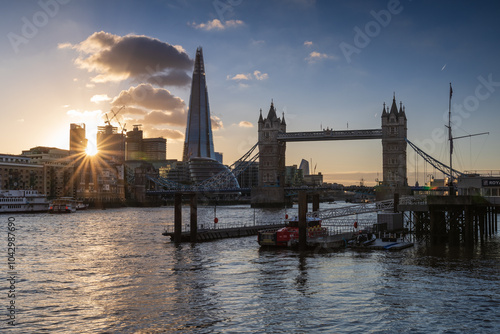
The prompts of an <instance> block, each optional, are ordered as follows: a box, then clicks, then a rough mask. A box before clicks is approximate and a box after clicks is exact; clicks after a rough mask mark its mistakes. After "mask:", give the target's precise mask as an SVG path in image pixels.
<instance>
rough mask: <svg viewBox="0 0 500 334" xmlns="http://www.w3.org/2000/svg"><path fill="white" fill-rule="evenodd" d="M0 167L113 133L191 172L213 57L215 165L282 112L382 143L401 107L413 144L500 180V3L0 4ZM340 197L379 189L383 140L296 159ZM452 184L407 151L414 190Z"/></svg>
mask: <svg viewBox="0 0 500 334" xmlns="http://www.w3.org/2000/svg"><path fill="white" fill-rule="evenodd" d="M0 8H1V11H0V32H1V33H0V35H2V38H0V78H1V80H0V94H1V95H0V96H1V106H0V108H1V109H0V110H1V119H2V121H1V122H0V153H5V154H20V153H21V151H22V150H27V149H29V148H32V147H35V146H50V147H58V148H63V149H68V147H69V126H70V123H85V124H86V128H87V138H88V140H89V143H90V145H95V134H96V131H97V126H99V125H104V121H105V119H106V114H107V115H108V117H109V118H111V117H112V115H113V112H117V111H118V110H119V109H120V108H121V107H122V106H125V107H124V108H122V109H121V110H120V111H119V113H118V115H117V116H116V117H113V118H112V120H111V123H112V124H113V125H115V126H117V127H118V128H119V129H122V128H125V129H127V130H131V129H132V126H133V125H134V124H142V126H143V130H144V132H145V136H147V137H158V136H163V137H164V138H167V158H168V159H178V160H180V159H182V147H183V140H184V132H185V126H186V119H187V106H188V104H189V92H190V84H191V81H190V80H191V79H190V78H191V75H192V71H193V60H194V57H195V53H196V48H197V47H199V46H201V47H202V48H203V54H204V60H205V72H206V78H207V86H208V93H209V100H210V109H211V113H212V126H213V130H214V146H215V150H216V151H218V152H222V153H223V155H224V163H225V164H228V165H230V164H232V163H233V162H234V161H235V160H236V159H238V158H239V157H241V156H242V155H243V154H244V153H245V152H247V150H248V149H250V148H251V147H252V146H253V145H254V144H255V143H256V142H257V121H258V117H259V110H260V109H262V110H263V115H264V117H265V116H266V115H267V112H268V110H269V106H270V103H271V101H274V105H275V107H276V109H277V111H278V113H279V115H283V114H284V117H285V120H286V123H287V131H290V132H291V131H316V130H320V129H322V128H326V127H329V128H333V129H334V130H343V129H346V128H349V129H375V128H380V125H381V119H380V116H381V113H382V108H383V103H387V104H391V103H392V99H393V96H395V99H396V101H397V103H398V105H399V103H400V102H402V104H403V105H404V106H405V109H406V115H407V118H408V139H409V140H410V141H412V142H413V143H415V144H416V145H417V146H419V147H420V148H421V149H423V150H424V151H425V152H427V153H428V154H430V155H432V156H433V157H435V158H436V159H438V160H440V161H443V162H445V163H447V164H448V162H449V153H448V149H447V147H448V143H447V133H446V131H447V129H446V127H445V125H447V123H448V106H449V97H450V83H451V84H452V87H453V95H452V101H451V112H452V131H453V132H452V133H453V136H454V137H459V136H468V135H472V134H477V133H483V132H489V134H487V135H480V136H473V137H465V138H461V139H457V140H455V145H454V147H455V152H454V156H453V159H454V161H453V166H454V168H456V169H458V170H461V171H473V170H481V171H483V170H496V171H498V170H500V154H499V153H500V149H499V146H498V143H500V131H499V126H500V114H499V111H500V63H499V60H500V57H499V56H500V43H498V41H499V39H498V33H499V32H500V20H498V17H499V14H500V4H498V2H496V1H481V2H466V1H451V0H450V1H423V0H422V1H421V0H401V1H397V0H390V1H360V0H355V1H343V2H340V1H327V0H265V1H264V0H151V1H131V0H129V1H126V0H122V1H117V0H105V1H102V0H100V1H94V0H86V1H76V0H37V1H30V0H25V1H7V0H0ZM301 159H306V160H309V161H310V162H312V163H311V167H312V168H314V167H316V169H315V171H316V172H321V173H322V174H323V175H324V180H325V181H328V182H338V183H344V184H359V182H360V181H361V179H363V180H364V183H365V184H367V185H373V184H375V180H376V179H377V178H378V179H380V180H381V179H382V145H381V141H380V140H363V141H362V140H355V141H329V142H313V143H311V142H309V143H288V144H287V161H286V164H287V165H294V164H297V165H299V164H300V161H301ZM430 175H434V176H435V177H437V178H441V177H442V174H441V173H440V172H438V171H436V170H435V169H433V168H432V167H430V166H428V165H427V166H426V165H425V164H424V163H423V160H422V159H421V158H418V157H417V156H416V154H415V153H414V152H413V151H412V149H411V148H410V147H408V181H409V183H410V184H412V185H413V184H414V183H415V181H419V183H420V184H422V183H424V182H425V181H428V179H429V178H430Z"/></svg>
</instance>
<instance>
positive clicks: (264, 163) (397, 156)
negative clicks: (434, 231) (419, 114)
mask: <svg viewBox="0 0 500 334" xmlns="http://www.w3.org/2000/svg"><path fill="white" fill-rule="evenodd" d="M381 123H382V126H381V128H379V129H363V130H329V129H327V130H323V131H309V132H286V122H285V115H284V114H283V115H282V117H281V118H280V117H278V116H277V114H276V108H275V107H274V103H273V102H271V107H270V108H269V112H268V114H267V117H266V118H263V117H262V109H261V110H260V116H259V121H258V133H259V186H258V187H255V188H253V189H252V206H253V207H283V206H284V205H285V191H284V181H285V157H286V156H285V152H286V143H287V142H299V141H324V140H366V139H371V140H373V139H381V140H382V156H383V158H382V169H383V181H382V182H381V183H380V185H379V187H378V189H377V199H378V200H382V199H388V198H393V196H394V194H395V193H398V194H400V195H406V194H409V193H410V187H408V180H407V176H406V146H407V143H406V141H405V138H406V134H407V118H406V113H405V108H404V107H403V105H402V103H400V107H399V109H398V106H397V104H396V97H395V96H394V97H393V101H392V105H391V108H390V109H389V108H386V105H385V103H384V107H383V110H382V116H381Z"/></svg>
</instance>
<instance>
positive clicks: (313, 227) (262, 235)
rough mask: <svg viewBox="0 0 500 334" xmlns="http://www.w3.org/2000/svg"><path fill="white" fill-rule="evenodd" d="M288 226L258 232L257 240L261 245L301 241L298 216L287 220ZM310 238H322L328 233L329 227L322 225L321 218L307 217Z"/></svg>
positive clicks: (274, 245)
mask: <svg viewBox="0 0 500 334" xmlns="http://www.w3.org/2000/svg"><path fill="white" fill-rule="evenodd" d="M285 222H286V223H287V226H285V227H282V228H274V229H265V230H261V231H259V232H258V238H257V241H258V243H259V245H261V246H273V247H290V246H293V245H294V244H296V243H298V242H299V220H298V218H297V217H293V218H291V219H287V220H285ZM306 222H307V237H308V239H312V238H320V237H323V236H326V235H327V234H328V232H327V229H326V228H324V227H321V219H319V218H315V217H307V219H306Z"/></svg>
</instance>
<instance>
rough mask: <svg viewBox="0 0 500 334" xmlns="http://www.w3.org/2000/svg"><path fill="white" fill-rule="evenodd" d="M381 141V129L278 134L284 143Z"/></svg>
mask: <svg viewBox="0 0 500 334" xmlns="http://www.w3.org/2000/svg"><path fill="white" fill-rule="evenodd" d="M355 139H382V129H365V130H336V131H334V130H328V129H327V130H323V131H303V132H286V133H278V140H279V141H285V142H296V141H319V140H355Z"/></svg>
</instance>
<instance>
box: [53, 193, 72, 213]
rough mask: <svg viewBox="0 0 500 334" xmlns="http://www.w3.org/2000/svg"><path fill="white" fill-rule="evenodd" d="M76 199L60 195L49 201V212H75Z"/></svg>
mask: <svg viewBox="0 0 500 334" xmlns="http://www.w3.org/2000/svg"><path fill="white" fill-rule="evenodd" d="M76 207H77V201H76V200H74V199H73V198H71V197H61V198H58V199H55V200H54V201H52V203H50V206H49V213H71V212H75V211H76Z"/></svg>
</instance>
